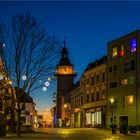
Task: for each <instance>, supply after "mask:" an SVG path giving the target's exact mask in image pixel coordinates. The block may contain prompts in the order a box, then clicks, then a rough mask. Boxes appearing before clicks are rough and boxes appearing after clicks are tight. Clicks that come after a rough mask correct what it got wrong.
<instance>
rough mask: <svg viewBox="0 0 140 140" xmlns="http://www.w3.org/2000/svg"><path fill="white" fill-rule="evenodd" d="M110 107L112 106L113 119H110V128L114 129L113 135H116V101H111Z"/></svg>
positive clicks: (112, 99)
mask: <svg viewBox="0 0 140 140" xmlns="http://www.w3.org/2000/svg"><path fill="white" fill-rule="evenodd" d="M110 105H111V118H110V127H111V129H112V134H116V127H117V125H116V116H114V105H115V99H114V98H111V99H110Z"/></svg>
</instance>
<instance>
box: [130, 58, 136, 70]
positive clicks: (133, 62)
mask: <svg viewBox="0 0 140 140" xmlns="http://www.w3.org/2000/svg"><path fill="white" fill-rule="evenodd" d="M130 65H131V71H133V70H135V60H131V62H130Z"/></svg>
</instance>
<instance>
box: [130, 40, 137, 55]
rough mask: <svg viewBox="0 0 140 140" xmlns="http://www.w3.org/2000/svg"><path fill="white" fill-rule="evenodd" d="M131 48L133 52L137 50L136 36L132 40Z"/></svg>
mask: <svg viewBox="0 0 140 140" xmlns="http://www.w3.org/2000/svg"><path fill="white" fill-rule="evenodd" d="M130 49H131V53H134V52H135V51H136V38H133V39H132V40H131V42H130Z"/></svg>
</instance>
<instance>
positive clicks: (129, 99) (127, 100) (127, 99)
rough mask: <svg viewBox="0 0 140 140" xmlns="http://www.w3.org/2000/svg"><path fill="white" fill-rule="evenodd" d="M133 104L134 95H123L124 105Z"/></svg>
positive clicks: (130, 105) (129, 105) (131, 105)
mask: <svg viewBox="0 0 140 140" xmlns="http://www.w3.org/2000/svg"><path fill="white" fill-rule="evenodd" d="M133 105H134V96H133V95H129V96H125V107H133Z"/></svg>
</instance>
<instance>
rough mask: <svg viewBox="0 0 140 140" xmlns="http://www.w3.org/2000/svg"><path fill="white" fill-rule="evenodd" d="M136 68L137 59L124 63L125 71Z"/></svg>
mask: <svg viewBox="0 0 140 140" xmlns="http://www.w3.org/2000/svg"><path fill="white" fill-rule="evenodd" d="M133 70H135V60H130V61H127V62H125V64H124V72H125V73H126V72H129V71H133Z"/></svg>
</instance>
